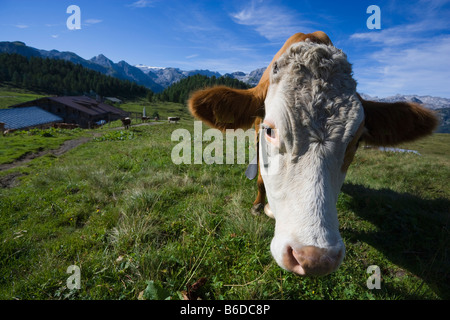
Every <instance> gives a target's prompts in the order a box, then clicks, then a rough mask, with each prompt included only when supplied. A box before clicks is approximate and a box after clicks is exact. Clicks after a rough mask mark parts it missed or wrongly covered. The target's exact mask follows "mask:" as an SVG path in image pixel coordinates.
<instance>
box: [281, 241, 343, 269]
mask: <svg viewBox="0 0 450 320" xmlns="http://www.w3.org/2000/svg"><path fill="white" fill-rule="evenodd" d="M342 256H343V250H340V251H338V252H337V253H332V252H330V251H329V250H327V249H324V248H318V247H314V246H304V247H302V248H300V249H298V250H295V249H293V248H292V247H290V246H288V248H287V250H286V252H285V254H284V257H283V262H284V266H285V267H286V268H287V269H289V270H290V271H292V272H295V273H297V274H299V275H302V276H305V275H306V276H322V275H326V274H329V273H331V272H333V271H334V270H336V269H337V267H338V266H339V264H340V263H341V261H342Z"/></svg>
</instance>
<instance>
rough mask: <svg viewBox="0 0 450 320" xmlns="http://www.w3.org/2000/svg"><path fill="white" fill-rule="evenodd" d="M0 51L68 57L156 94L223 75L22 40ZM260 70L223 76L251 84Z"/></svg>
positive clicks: (4, 45) (4, 44)
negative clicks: (116, 59)
mask: <svg viewBox="0 0 450 320" xmlns="http://www.w3.org/2000/svg"><path fill="white" fill-rule="evenodd" d="M0 53H16V54H20V55H23V56H25V57H27V58H30V57H41V58H51V59H62V60H67V61H70V62H72V63H75V64H81V65H82V66H83V67H86V68H89V69H91V70H95V71H98V72H101V73H103V74H106V75H109V76H112V77H117V78H119V79H123V80H130V81H134V82H136V83H137V84H139V85H143V86H145V87H147V88H149V89H151V90H152V91H154V92H156V93H157V92H161V91H162V90H164V89H165V88H167V87H169V86H170V85H172V84H173V83H175V82H178V81H180V80H181V79H184V78H187V77H189V76H192V75H196V74H201V75H205V76H208V77H212V76H215V77H221V76H222V75H221V74H220V73H219V72H215V71H210V70H190V71H184V70H180V69H178V68H170V67H169V68H160V67H148V66H145V65H142V64H139V65H136V66H132V65H130V64H128V63H127V62H126V61H123V60H122V61H119V62H118V63H115V62H113V61H112V60H110V59H108V58H107V57H106V56H104V55H103V54H99V55H97V56H95V57H93V58H91V59H89V60H86V59H83V58H82V57H80V56H79V55H77V54H76V53H73V52H69V51H63V52H61V51H58V50H50V51H48V50H41V49H36V48H33V47H29V46H27V45H26V44H25V43H24V42H21V41H13V42H8V41H3V42H0ZM260 70H261V69H257V70H255V71H252V72H250V73H249V74H248V75H246V74H244V73H243V72H235V73H233V74H227V75H226V76H229V77H231V78H235V79H238V80H241V81H243V82H246V83H248V84H250V85H252V86H254V85H256V84H257V83H258V82H259V79H260V77H261V75H262V72H264V70H263V71H262V72H261V71H260Z"/></svg>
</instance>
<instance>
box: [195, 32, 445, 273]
mask: <svg viewBox="0 0 450 320" xmlns="http://www.w3.org/2000/svg"><path fill="white" fill-rule="evenodd" d="M189 110H190V112H191V113H192V114H193V115H194V117H196V118H198V119H200V120H202V121H203V122H205V123H206V124H208V125H209V126H211V127H214V128H217V129H220V130H225V129H238V128H242V129H248V128H251V127H253V126H255V130H256V140H257V155H258V162H257V163H258V179H257V186H258V195H257V197H256V200H255V202H254V204H253V208H252V212H253V213H256V212H258V211H262V210H264V212H265V213H266V214H267V215H268V216H270V217H272V218H274V219H275V232H274V236H273V239H272V241H271V245H270V250H271V253H272V256H273V258H274V259H275V261H276V262H277V263H278V265H279V266H280V267H282V268H284V269H286V270H288V271H291V272H294V273H296V274H298V275H301V276H322V275H327V274H330V273H332V272H334V271H336V270H337V269H338V267H339V265H340V264H341V263H342V261H343V259H344V255H345V246H344V243H343V240H342V238H341V236H340V234H339V222H338V217H337V209H336V202H337V198H338V194H339V192H340V189H341V187H342V184H343V182H344V178H345V175H346V172H347V169H348V167H349V165H350V163H351V162H352V160H353V157H354V155H355V152H356V150H357V148H358V145H359V143H360V142H361V141H364V142H365V143H366V144H370V145H374V146H386V145H396V144H399V143H403V142H407V141H413V140H416V139H419V138H421V137H424V136H427V135H429V134H431V133H432V132H433V130H434V129H435V128H436V126H437V124H438V121H437V118H436V116H435V114H434V113H433V112H432V111H430V110H428V109H426V108H424V107H422V106H421V105H419V104H416V103H411V102H395V103H385V102H373V101H366V100H364V99H363V98H362V97H361V96H360V95H359V94H358V93H357V91H356V81H355V80H354V79H353V77H352V66H351V64H350V63H349V62H348V60H347V57H346V55H345V54H344V53H343V52H342V51H341V50H339V49H337V48H336V47H335V46H334V45H333V43H332V42H331V40H330V39H329V37H328V36H327V35H326V34H325V33H324V32H321V31H317V32H314V33H311V34H303V33H297V34H295V35H293V36H291V37H290V38H289V39H288V40H287V41H286V43H285V44H284V45H283V47H282V48H281V49H280V50H279V51H278V53H277V54H276V55H275V56H274V58H273V60H272V62H271V63H270V64H269V66H268V67H267V69H266V70H265V72H264V73H263V75H262V77H261V80H260V82H259V83H258V85H257V86H256V87H254V88H251V89H246V90H244V89H233V88H228V87H225V86H216V87H210V88H205V89H202V90H198V91H196V92H194V93H193V94H192V95H191V97H190V99H189ZM266 197H267V201H268V203H267V204H266V202H265V201H266V200H265V198H266Z"/></svg>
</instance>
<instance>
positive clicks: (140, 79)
mask: <svg viewBox="0 0 450 320" xmlns="http://www.w3.org/2000/svg"><path fill="white" fill-rule="evenodd" d="M2 52H4V53H17V54H20V55H23V56H26V57H28V58H29V57H42V58H51V59H63V60H67V61H70V62H73V63H76V64H81V65H82V66H84V67H86V68H89V69H92V70H95V71H99V72H101V73H103V74H106V75H109V76H113V77H117V78H120V79H124V80H130V81H134V82H136V83H137V84H140V85H143V86H146V87H147V88H150V89H151V90H152V91H154V92H161V91H162V90H164V89H165V88H167V87H169V86H170V85H172V84H173V83H175V82H177V81H180V80H181V79H184V78H187V77H189V76H192V75H195V74H201V75H206V76H208V77H212V76H215V77H220V76H222V75H221V74H220V73H219V72H215V71H210V70H190V71H184V70H180V69H178V68H160V67H150V66H146V65H143V64H138V65H135V66H132V65H130V64H128V63H127V62H126V61H123V60H122V61H119V62H117V63H115V62H113V61H111V60H110V59H108V58H107V57H105V56H104V55H103V54H99V55H98V56H96V57H93V58H91V59H89V60H86V59H83V58H82V57H80V56H78V55H77V54H75V53H73V52H67V51H63V52H61V51H57V50H50V51H47V50H40V49H36V48H33V47H29V46H27V45H26V44H25V43H23V42H21V41H14V42H8V41H4V42H0V53H2ZM264 70H265V68H259V69H256V70H254V71H252V72H250V73H248V74H247V73H244V72H240V71H238V72H233V73H226V74H224V75H223V76H227V77H231V78H234V79H238V80H240V81H243V82H245V83H247V84H249V85H251V86H255V85H257V84H258V82H259V79H260V78H261V76H262V74H263V73H264ZM361 96H362V97H363V98H364V99H367V100H372V101H384V102H395V101H412V102H417V103H423V104H424V105H425V106H426V107H428V108H430V109H433V110H437V109H443V108H450V99H447V98H440V97H431V96H418V95H401V94H397V95H395V96H391V97H385V98H378V97H373V96H369V95H367V94H363V93H362V94H361Z"/></svg>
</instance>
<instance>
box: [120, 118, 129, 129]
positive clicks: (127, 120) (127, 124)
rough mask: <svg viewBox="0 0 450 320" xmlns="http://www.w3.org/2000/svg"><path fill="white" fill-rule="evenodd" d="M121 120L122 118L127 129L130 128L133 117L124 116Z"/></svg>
mask: <svg viewBox="0 0 450 320" xmlns="http://www.w3.org/2000/svg"><path fill="white" fill-rule="evenodd" d="M120 120H122V125H123V126H124V127H125V129H129V128H130V124H131V119H130V118H129V117H126V118H122V119H120Z"/></svg>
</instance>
